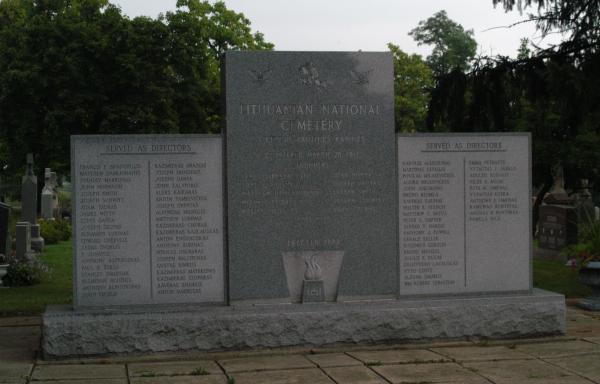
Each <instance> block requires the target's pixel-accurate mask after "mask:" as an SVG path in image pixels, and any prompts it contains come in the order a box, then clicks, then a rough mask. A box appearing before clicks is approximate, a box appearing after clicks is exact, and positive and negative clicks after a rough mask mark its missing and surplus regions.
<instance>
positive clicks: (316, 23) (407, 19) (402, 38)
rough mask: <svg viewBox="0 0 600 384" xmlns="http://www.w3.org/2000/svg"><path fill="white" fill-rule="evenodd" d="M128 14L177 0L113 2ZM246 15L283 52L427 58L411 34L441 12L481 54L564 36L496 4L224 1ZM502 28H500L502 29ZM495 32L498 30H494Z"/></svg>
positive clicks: (508, 52)
mask: <svg viewBox="0 0 600 384" xmlns="http://www.w3.org/2000/svg"><path fill="white" fill-rule="evenodd" d="M111 3H113V4H116V5H119V6H120V7H121V9H122V11H123V13H125V14H126V15H128V16H129V17H135V16H140V15H144V16H150V17H156V16H157V15H158V14H159V13H161V12H166V11H169V10H173V9H175V3H176V0H111ZM225 4H226V5H227V8H229V9H232V10H234V11H236V12H242V13H243V14H244V15H245V16H246V17H247V18H248V19H249V20H250V21H251V23H252V30H253V31H260V32H262V33H263V34H264V35H265V40H266V41H269V42H271V43H274V44H275V49H276V50H279V51H357V50H363V51H386V50H387V44H388V43H390V42H391V43H394V44H396V45H399V46H400V48H401V49H402V50H403V51H405V52H408V53H418V54H421V55H423V56H426V55H428V54H429V52H430V51H431V47H426V46H421V47H419V46H418V45H417V44H416V42H415V41H414V40H413V39H412V37H410V36H409V35H408V32H409V31H410V30H411V29H413V28H415V27H416V26H417V25H418V23H419V21H420V20H425V19H427V18H428V17H430V16H432V15H433V14H434V13H436V12H437V11H440V10H442V9H443V10H446V12H447V13H448V17H449V18H450V19H452V20H454V21H456V22H458V23H459V24H461V25H462V26H463V27H464V28H465V29H473V31H474V33H475V40H477V43H478V54H482V55H504V56H511V57H515V56H516V53H517V49H518V47H519V44H520V39H521V38H524V37H526V38H529V39H530V40H531V41H532V42H533V43H535V44H536V45H539V46H541V47H546V46H547V45H548V44H549V43H557V42H559V41H560V39H561V36H560V35H551V36H548V37H546V38H545V39H543V40H542V39H541V36H540V33H539V32H537V31H536V30H535V26H534V25H533V23H523V24H520V25H518V26H515V27H513V28H502V27H505V26H509V25H511V24H513V23H516V22H518V21H521V20H524V19H526V18H527V14H526V12H527V11H526V12H525V13H523V14H522V15H521V14H520V13H519V12H518V11H517V10H514V11H512V12H508V13H505V11H504V9H503V8H502V7H501V6H498V7H496V8H494V6H493V3H492V0H410V1H407V0H225ZM497 27H501V28H497ZM490 28H494V29H490Z"/></svg>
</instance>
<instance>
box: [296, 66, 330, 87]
mask: <svg viewBox="0 0 600 384" xmlns="http://www.w3.org/2000/svg"><path fill="white" fill-rule="evenodd" d="M298 72H300V76H301V77H300V83H301V84H304V85H307V86H313V87H315V88H316V89H317V91H319V92H323V90H324V89H326V88H327V81H325V80H321V79H320V78H319V71H317V67H315V65H314V64H313V63H312V62H310V61H307V62H306V63H304V64H303V65H301V66H300V68H298Z"/></svg>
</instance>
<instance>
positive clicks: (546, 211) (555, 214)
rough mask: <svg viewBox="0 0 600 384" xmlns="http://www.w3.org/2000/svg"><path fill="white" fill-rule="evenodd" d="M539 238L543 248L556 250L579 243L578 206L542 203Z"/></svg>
mask: <svg viewBox="0 0 600 384" xmlns="http://www.w3.org/2000/svg"><path fill="white" fill-rule="evenodd" d="M538 238H539V241H540V247H541V248H547V249H554V250H561V249H563V248H564V247H566V246H567V245H569V244H575V243H577V210H576V208H575V207H573V206H571V205H558V204H544V205H541V206H540V218H539V224H538Z"/></svg>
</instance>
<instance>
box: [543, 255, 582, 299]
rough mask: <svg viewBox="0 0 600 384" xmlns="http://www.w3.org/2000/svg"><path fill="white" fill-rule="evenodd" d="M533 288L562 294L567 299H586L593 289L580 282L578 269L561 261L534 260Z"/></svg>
mask: <svg viewBox="0 0 600 384" xmlns="http://www.w3.org/2000/svg"><path fill="white" fill-rule="evenodd" d="M533 286H534V287H536V288H542V289H546V290H548V291H552V292H557V293H562V294H563V295H565V296H566V297H584V296H587V295H589V294H591V293H592V290H591V288H589V287H587V286H585V285H583V284H581V283H580V282H579V276H578V272H577V269H574V268H572V267H565V263H564V262H561V261H544V260H536V259H534V260H533Z"/></svg>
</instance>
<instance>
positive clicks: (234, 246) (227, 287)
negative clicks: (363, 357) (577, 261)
mask: <svg viewBox="0 0 600 384" xmlns="http://www.w3.org/2000/svg"><path fill="white" fill-rule="evenodd" d="M392 68H393V67H392V58H391V55H390V54H388V53H367V52H228V53H227V54H226V55H225V60H224V63H223V67H222V74H223V77H224V79H223V80H224V82H223V88H222V89H223V92H224V106H225V123H226V126H225V129H224V132H223V135H222V137H217V136H203V135H149V136H145V135H138V136H136V135H123V136H120V135H113V136H74V137H72V141H71V146H72V157H71V161H72V171H71V172H72V177H73V181H74V184H73V187H74V190H73V194H74V205H75V211H74V226H75V228H74V235H75V236H74V258H75V260H74V263H75V278H74V284H75V287H74V296H75V306H74V307H75V308H71V307H50V308H48V310H47V311H46V313H45V314H44V318H43V342H42V344H43V346H42V347H43V350H44V354H45V356H46V357H65V356H73V355H104V354H114V353H131V352H136V353H144V352H165V351H181V350H195V351H213V350H231V349H236V350H239V349H248V348H272V347H284V346H307V345H317V346H322V345H330V344H335V343H356V342H377V341H387V342H390V341H396V342H399V341H411V340H420V339H436V338H449V339H454V338H468V337H479V338H502V337H516V336H523V337H525V336H539V335H551V334H557V333H562V332H564V330H565V302H564V297H563V296H562V295H558V294H554V293H551V292H545V291H541V290H537V289H533V288H532V283H531V282H532V279H531V240H530V234H531V228H530V226H531V224H530V223H531V220H530V211H531V207H530V204H531V203H530V196H531V193H530V184H531V174H530V167H531V165H530V160H529V156H530V151H531V149H530V146H531V143H530V136H529V135H528V134H475V133H470V134H455V135H399V136H396V135H395V133H394V118H393V109H394V104H393V69H392ZM221 148H223V149H222V150H221ZM180 177H181V178H180ZM140 304H144V305H140Z"/></svg>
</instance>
